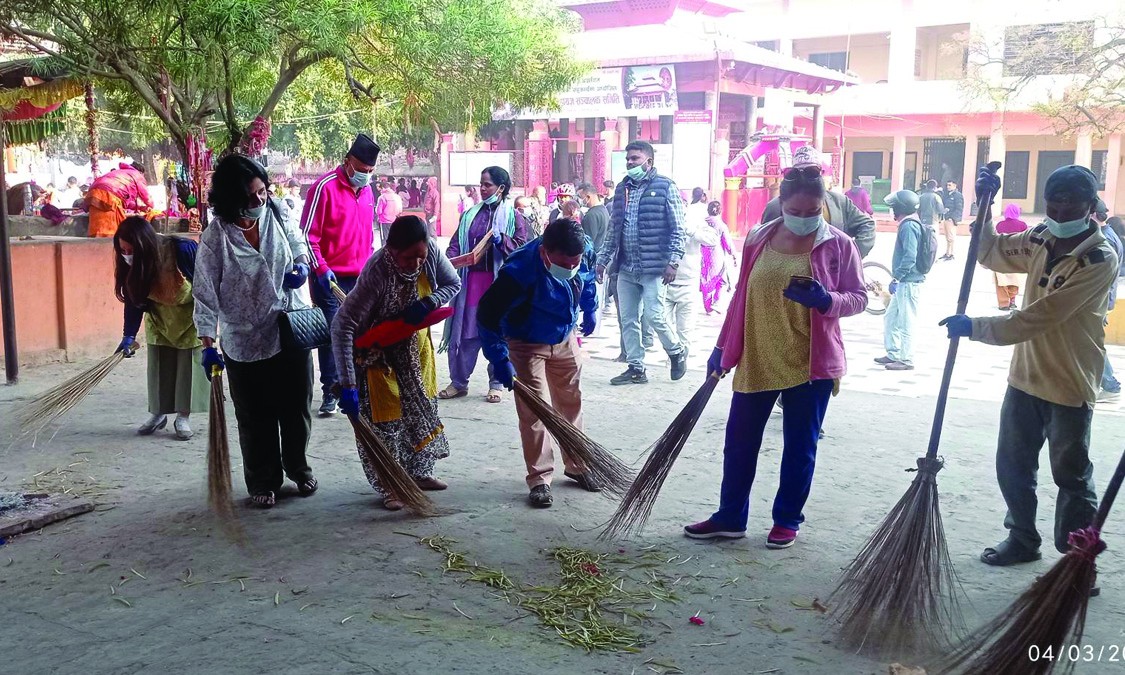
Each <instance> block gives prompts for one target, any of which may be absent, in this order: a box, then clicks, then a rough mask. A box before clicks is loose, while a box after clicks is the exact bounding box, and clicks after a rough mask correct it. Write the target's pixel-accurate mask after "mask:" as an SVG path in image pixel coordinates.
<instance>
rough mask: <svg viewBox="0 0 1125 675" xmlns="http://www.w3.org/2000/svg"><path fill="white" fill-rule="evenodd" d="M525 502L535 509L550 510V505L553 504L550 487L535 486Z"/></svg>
mask: <svg viewBox="0 0 1125 675" xmlns="http://www.w3.org/2000/svg"><path fill="white" fill-rule="evenodd" d="M527 501H528V502H530V503H531V505H532V506H534V507H535V508H537V509H546V508H550V506H551V504H554V503H555V499H554V497H552V496H551V486H550V485H536V486H535V487H533V488H531V494H529V495H528V496H527Z"/></svg>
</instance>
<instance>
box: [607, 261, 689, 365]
mask: <svg viewBox="0 0 1125 675" xmlns="http://www.w3.org/2000/svg"><path fill="white" fill-rule="evenodd" d="M664 290H665V289H664V280H663V279H661V277H660V275H659V274H649V275H643V276H641V275H637V274H633V273H631V272H621V273H620V274H618V276H617V296H618V300H619V304H620V306H621V337H622V338H623V339H624V341H625V357H626V358H627V360H628V362H629V366H630V367H632V368H638V369H640V370H644V369H645V348H644V345H643V344H642V343H641V321H642V312H643V318H644V320H645V321H647V322H648V323H651V324H652V328H653V330H654V331H656V335H657V336H658V337H659V338H660V343H661V344H662V345H663V346H664V351H666V352H668V356H679V355H680V354H681V353H682V352H683V351H684V350H685V349H687V345H684V344H682V343H681V342H680V341H679V340H678V339H677V337H676V335H675V333H673V332H672V330H671V328H669V327H668V322H667V320H666V319H665V315H664Z"/></svg>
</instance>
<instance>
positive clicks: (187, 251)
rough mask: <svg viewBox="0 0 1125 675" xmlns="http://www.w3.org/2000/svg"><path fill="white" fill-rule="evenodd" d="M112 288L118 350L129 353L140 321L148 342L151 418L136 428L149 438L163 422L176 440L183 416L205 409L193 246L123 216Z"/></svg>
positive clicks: (184, 435) (184, 427)
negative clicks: (117, 305) (120, 311)
mask: <svg viewBox="0 0 1125 675" xmlns="http://www.w3.org/2000/svg"><path fill="white" fill-rule="evenodd" d="M113 248H114V250H115V251H116V256H114V290H115V291H116V293H117V299H118V300H120V301H121V302H123V303H125V329H124V331H123V333H124V337H123V338H122V340H121V344H120V346H118V348H117V349H118V351H123V352H125V354H126V356H132V355H133V351H134V349H135V348H136V340H137V331H138V330H140V327H141V319H142V318H143V319H144V321H145V341H146V342H147V343H148V411H149V412H150V413H152V417H150V418H149V420H148V421H147V422H145V423H144V424H142V425H141V427H140V428H139V429H137V433H138V434H140V435H142V436H149V435H151V434H153V433H154V432H156V431H157V430H158V429H163V428H164V427H166V426H167V425H168V415H170V414H172V413H176V421H175V422H174V423H173V425H172V427H173V429H174V431H175V433H176V438H178V439H180V440H182V441H186V440H187V439H189V438H191V437H192V436H193V433H192V430H191V426H190V424H189V423H188V417H189V416H190V415H191V413H194V412H206V411H207V406H208V401H209V399H208V396H209V392H210V389H209V388H208V386H207V378H206V376H205V375H204V373H203V372H202V371H201V370H200V369H199V368H197V367H195V364H197V363H199V361H200V358H201V356H200V355H201V349H202V346H201V344H200V341H199V336H198V335H197V334H196V332H195V321H194V320H193V318H192V313H193V312H194V311H195V301H194V300H192V296H191V282H192V279H193V278H194V276H195V252H196V249H197V248H198V245H197V244H196V243H195V242H194V241H191V240H189V239H179V238H176V237H163V236H160V235H158V234H156V232H155V231H153V229H152V225H150V224H149V222H148V221H147V220H145V219H144V218H141V217H140V216H132V217H129V218H126V219H125V220H123V221H122V222H121V224H120V225H119V226H118V227H117V231H116V232H115V233H114V235H113Z"/></svg>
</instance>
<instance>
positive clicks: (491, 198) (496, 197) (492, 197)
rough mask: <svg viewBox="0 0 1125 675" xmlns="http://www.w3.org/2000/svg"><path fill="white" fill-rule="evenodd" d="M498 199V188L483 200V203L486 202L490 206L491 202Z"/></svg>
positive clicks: (493, 202)
mask: <svg viewBox="0 0 1125 675" xmlns="http://www.w3.org/2000/svg"><path fill="white" fill-rule="evenodd" d="M498 201H500V191H499V190H497V191H496V192H493V193H492V196H491V197H489V198H488V199H486V200H484V203H485V204H488V205H489V206H492V205H493V204H495V203H496V202H498Z"/></svg>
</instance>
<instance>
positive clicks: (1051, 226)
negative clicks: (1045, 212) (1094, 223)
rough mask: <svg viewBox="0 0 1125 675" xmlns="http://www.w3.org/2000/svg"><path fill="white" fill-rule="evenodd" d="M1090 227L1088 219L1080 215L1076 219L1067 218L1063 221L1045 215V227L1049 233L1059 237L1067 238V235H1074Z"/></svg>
mask: <svg viewBox="0 0 1125 675" xmlns="http://www.w3.org/2000/svg"><path fill="white" fill-rule="evenodd" d="M1089 228H1090V220H1089V218H1088V217H1085V216H1084V217H1082V218H1079V219H1077V220H1068V221H1066V222H1064V223H1060V222H1059V221H1057V220H1055V219H1054V218H1051V217H1050V216H1048V217H1047V229H1048V230H1050V231H1051V234H1053V235H1055V236H1056V237H1058V238H1059V239H1067V238H1068V237H1076V236H1078V235H1080V234H1082V233H1083V232H1085V231H1086V230H1088V229H1089Z"/></svg>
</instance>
